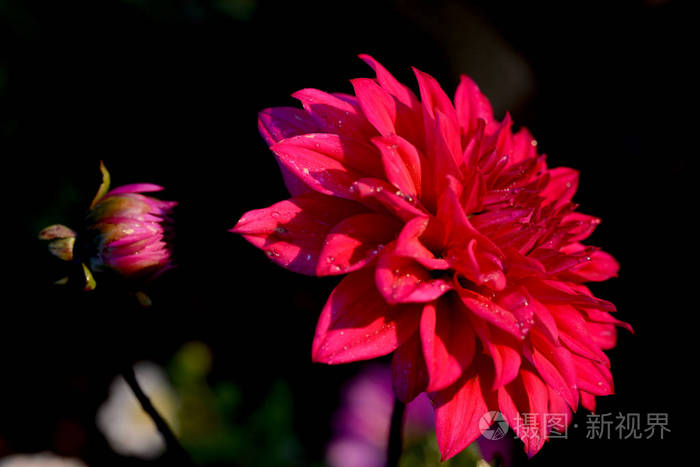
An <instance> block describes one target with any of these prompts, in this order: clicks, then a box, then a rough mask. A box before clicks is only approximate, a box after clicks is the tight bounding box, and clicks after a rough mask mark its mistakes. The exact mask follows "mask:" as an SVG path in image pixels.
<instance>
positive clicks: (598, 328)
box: [586, 323, 617, 350]
mask: <svg viewBox="0 0 700 467" xmlns="http://www.w3.org/2000/svg"><path fill="white" fill-rule="evenodd" d="M586 327H587V328H588V333H589V334H590V335H591V338H592V339H593V342H595V343H596V345H597V346H598V347H600V348H601V349H603V350H607V349H612V348H613V347H615V345H616V344H617V329H616V328H615V326H614V325H612V324H601V323H586Z"/></svg>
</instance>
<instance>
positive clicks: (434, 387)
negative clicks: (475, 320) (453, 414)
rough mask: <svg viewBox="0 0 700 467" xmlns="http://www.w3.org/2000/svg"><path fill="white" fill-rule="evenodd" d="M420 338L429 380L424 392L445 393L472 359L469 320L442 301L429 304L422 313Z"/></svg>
mask: <svg viewBox="0 0 700 467" xmlns="http://www.w3.org/2000/svg"><path fill="white" fill-rule="evenodd" d="M420 335H421V341H422V343H423V353H424V355H425V363H426V367H427V372H428V376H429V383H428V387H427V391H431V392H432V391H438V390H442V389H445V388H447V387H448V386H450V385H451V384H453V383H454V382H455V381H457V380H458V379H459V378H460V376H462V373H463V372H464V371H465V370H466V369H467V368H468V367H469V365H471V363H472V360H473V359H474V354H475V352H476V337H475V336H474V332H473V331H472V329H471V326H470V324H469V318H468V317H467V315H466V314H465V313H464V312H462V311H461V310H459V309H455V308H454V307H453V306H452V304H451V303H450V302H449V301H448V300H446V299H444V298H443V299H441V300H438V301H437V302H431V303H429V304H427V305H426V306H425V309H424V310H423V315H422V317H421V322H420Z"/></svg>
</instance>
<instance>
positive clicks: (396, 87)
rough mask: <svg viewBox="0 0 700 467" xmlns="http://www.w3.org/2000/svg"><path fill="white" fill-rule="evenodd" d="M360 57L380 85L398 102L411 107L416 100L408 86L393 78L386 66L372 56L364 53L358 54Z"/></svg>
mask: <svg viewBox="0 0 700 467" xmlns="http://www.w3.org/2000/svg"><path fill="white" fill-rule="evenodd" d="M360 58H361V59H362V60H363V61H364V62H365V63H367V64H368V65H369V66H371V67H372V69H373V70H374V72H375V73H376V74H377V81H378V82H379V84H380V85H381V87H383V88H384V89H386V90H387V91H388V92H389V94H391V95H392V96H394V97H396V99H398V101H399V102H401V103H403V104H404V105H406V106H408V107H411V106H412V104H413V103H414V102H416V101H417V100H418V99H417V98H416V95H415V94H413V92H412V91H411V90H410V89H409V88H407V87H406V86H404V85H403V84H401V83H400V82H399V81H397V80H396V78H394V77H393V76H392V74H391V73H389V72H388V71H387V70H386V68H384V67H383V66H382V65H381V64H380V63H379V62H378V61H376V60H375V59H374V58H372V57H371V56H369V55H366V54H362V55H360Z"/></svg>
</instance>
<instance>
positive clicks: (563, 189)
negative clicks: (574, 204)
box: [540, 167, 578, 204]
mask: <svg viewBox="0 0 700 467" xmlns="http://www.w3.org/2000/svg"><path fill="white" fill-rule="evenodd" d="M548 173H549V176H550V179H549V185H547V187H546V188H545V189H544V190H542V192H541V194H540V196H544V198H545V199H546V200H547V201H550V202H554V203H556V204H562V203H566V202H569V201H571V198H573V196H574V194H575V193H576V190H577V188H578V171H577V170H574V169H570V168H568V167H557V168H555V169H550V170H549V172H548Z"/></svg>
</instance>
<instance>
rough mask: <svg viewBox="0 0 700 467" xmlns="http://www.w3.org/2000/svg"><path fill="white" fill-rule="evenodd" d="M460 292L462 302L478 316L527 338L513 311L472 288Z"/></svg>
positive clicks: (511, 332)
mask: <svg viewBox="0 0 700 467" xmlns="http://www.w3.org/2000/svg"><path fill="white" fill-rule="evenodd" d="M459 293H460V298H461V299H462V303H464V305H465V306H466V307H467V308H468V309H469V310H470V311H471V312H472V313H474V314H475V315H476V316H478V317H479V318H481V319H483V320H485V321H487V322H489V323H491V324H493V325H494V326H496V327H498V328H500V329H503V330H504V331H506V332H508V333H509V334H512V335H513V336H515V337H517V338H518V339H524V338H525V335H526V334H525V332H523V329H522V325H520V321H519V320H518V319H517V318H516V317H515V315H514V314H513V313H511V312H510V311H508V310H506V309H505V308H502V307H500V306H498V305H496V304H495V303H493V302H492V301H491V300H489V299H487V298H486V297H484V296H482V295H479V294H477V293H475V292H472V291H471V290H467V289H461V290H460V291H459Z"/></svg>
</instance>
